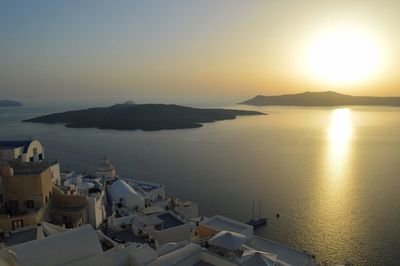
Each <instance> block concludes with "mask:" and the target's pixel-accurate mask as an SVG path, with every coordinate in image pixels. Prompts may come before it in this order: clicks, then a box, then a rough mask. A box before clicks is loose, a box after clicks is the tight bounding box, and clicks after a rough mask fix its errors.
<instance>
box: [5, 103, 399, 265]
mask: <svg viewBox="0 0 400 266" xmlns="http://www.w3.org/2000/svg"><path fill="white" fill-rule="evenodd" d="M234 107H235V108H247V109H253V110H260V111H263V112H266V113H268V114H269V115H268V116H253V117H240V118H239V119H236V120H232V121H221V122H217V123H209V124H206V125H205V126H204V127H202V128H198V129H187V130H171V131H158V132H142V131H133V132H129V131H123V132H119V131H114V130H97V129H67V128H65V127H63V126H62V125H42V124H29V123H21V122H20V120H22V119H25V118H28V117H33V116H36V115H39V114H44V113H49V112H53V111H60V110H63V109H71V107H69V108H65V107H57V108H44V107H43V108H42V107H24V108H2V109H0V138H16V137H28V136H31V137H34V138H38V139H40V140H41V141H42V142H43V144H44V145H45V148H46V155H47V157H48V158H51V159H58V160H60V161H61V163H62V167H63V168H64V169H65V168H70V169H77V170H81V171H84V170H86V171H94V169H95V167H96V166H97V164H98V161H99V159H100V158H101V157H102V156H103V155H107V156H108V157H109V158H110V159H111V160H112V162H113V164H114V165H115V166H116V167H117V168H118V170H119V173H120V175H122V176H126V177H132V178H140V179H144V180H148V181H153V182H160V183H163V184H165V185H166V187H167V192H168V193H169V194H172V195H176V196H178V197H181V198H185V199H188V200H193V201H197V202H198V203H199V204H200V212H201V214H202V215H206V216H208V215H213V214H222V215H226V216H230V217H233V218H235V219H238V220H242V221H246V220H247V219H249V218H250V216H251V210H250V209H251V208H250V206H251V201H252V200H253V199H256V200H262V203H263V204H262V211H263V215H265V216H267V217H269V222H268V225H267V226H266V227H265V228H263V229H261V230H259V231H257V233H258V234H260V235H262V236H265V237H268V238H270V239H273V240H275V241H279V242H282V243H285V244H288V245H291V246H294V247H296V248H298V249H304V250H308V251H310V252H313V253H314V254H316V255H317V256H318V258H320V259H327V260H328V261H329V262H343V261H344V260H345V259H347V260H348V261H350V262H352V263H354V264H355V265H396V264H397V265H398V264H399V263H400V252H399V251H400V230H399V229H400V182H399V181H400V161H399V159H400V108H384V107H354V108H298V107H265V108H264V107H263V108H256V107H243V106H240V107H238V106H234ZM277 213H279V214H280V218H276V217H275V216H276V214H277Z"/></svg>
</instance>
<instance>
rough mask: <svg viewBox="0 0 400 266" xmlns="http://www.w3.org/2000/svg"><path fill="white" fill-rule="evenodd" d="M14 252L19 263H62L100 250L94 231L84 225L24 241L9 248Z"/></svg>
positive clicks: (44, 265) (43, 265) (44, 264)
mask: <svg viewBox="0 0 400 266" xmlns="http://www.w3.org/2000/svg"><path fill="white" fill-rule="evenodd" d="M9 249H10V250H12V251H13V252H15V253H16V256H17V260H18V263H19V265H22V266H23V265H42V266H46V265H62V264H66V263H68V262H71V261H74V260H77V259H81V258H84V257H87V256H89V255H94V254H96V253H99V252H102V248H101V245H100V241H99V239H98V237H97V234H96V231H95V230H94V229H93V228H92V227H91V226H90V225H85V226H83V227H78V228H76V229H72V230H68V231H66V232H63V233H58V234H55V235H52V236H49V237H46V238H44V239H42V240H35V241H29V242H25V243H22V244H19V245H16V246H12V247H10V248H9Z"/></svg>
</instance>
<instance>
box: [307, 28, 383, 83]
mask: <svg viewBox="0 0 400 266" xmlns="http://www.w3.org/2000/svg"><path fill="white" fill-rule="evenodd" d="M379 59H380V58H379V51H378V46H377V44H376V43H375V41H374V39H373V38H372V36H371V35H370V34H368V32H367V31H364V30H361V29H360V28H357V27H350V26H341V27H334V28H330V29H327V30H325V31H323V32H321V33H319V34H318V35H317V36H316V37H315V38H313V40H312V41H311V42H310V43H309V45H308V48H307V52H306V63H307V68H308V70H309V71H310V72H311V74H312V75H313V76H314V77H315V78H317V79H320V80H322V81H324V82H328V83H330V84H339V85H348V84H350V83H355V82H360V81H363V80H366V79H368V78H369V77H370V76H371V75H372V74H374V73H375V72H376V71H377V69H378V65H379Z"/></svg>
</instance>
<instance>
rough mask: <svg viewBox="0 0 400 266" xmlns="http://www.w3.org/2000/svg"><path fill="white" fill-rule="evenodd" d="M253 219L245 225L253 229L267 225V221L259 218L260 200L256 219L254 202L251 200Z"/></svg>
mask: <svg viewBox="0 0 400 266" xmlns="http://www.w3.org/2000/svg"><path fill="white" fill-rule="evenodd" d="M252 209H253V218H251V219H250V220H249V221H248V222H247V224H248V225H252V226H253V227H261V226H265V225H266V224H267V221H268V219H267V218H265V217H261V200H260V201H259V204H258V217H256V216H255V201H254V200H253V208H252Z"/></svg>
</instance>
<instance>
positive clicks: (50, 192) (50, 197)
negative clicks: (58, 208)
mask: <svg viewBox="0 0 400 266" xmlns="http://www.w3.org/2000/svg"><path fill="white" fill-rule="evenodd" d="M49 199H51V191H50V192H49Z"/></svg>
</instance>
